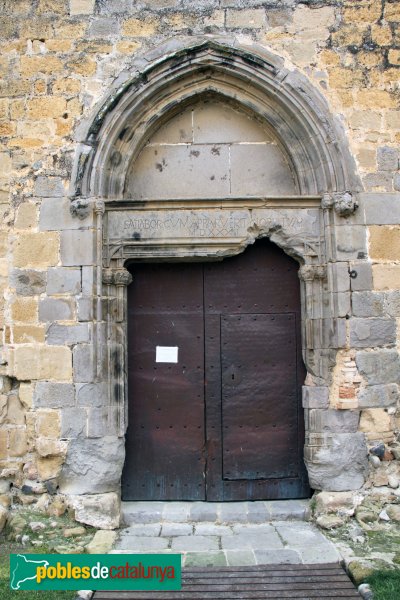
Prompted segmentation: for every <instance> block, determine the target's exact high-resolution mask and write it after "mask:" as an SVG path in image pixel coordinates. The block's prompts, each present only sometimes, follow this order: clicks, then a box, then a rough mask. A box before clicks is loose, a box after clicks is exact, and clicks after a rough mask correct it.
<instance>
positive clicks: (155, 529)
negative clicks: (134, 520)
mask: <svg viewBox="0 0 400 600" xmlns="http://www.w3.org/2000/svg"><path fill="white" fill-rule="evenodd" d="M160 532H161V524H160V523H146V525H130V526H129V527H126V528H125V529H121V533H120V536H121V539H122V538H125V537H132V536H133V537H140V536H145V537H158V536H159V535H160Z"/></svg>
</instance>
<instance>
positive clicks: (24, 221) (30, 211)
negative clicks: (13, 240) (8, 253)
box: [15, 202, 37, 229]
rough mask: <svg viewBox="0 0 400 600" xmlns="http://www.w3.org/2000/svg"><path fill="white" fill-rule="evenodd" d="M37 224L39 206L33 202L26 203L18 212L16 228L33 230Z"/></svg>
mask: <svg viewBox="0 0 400 600" xmlns="http://www.w3.org/2000/svg"><path fill="white" fill-rule="evenodd" d="M36 224H37V206H36V204H33V202H24V203H23V204H21V205H20V206H19V208H18V211H17V216H16V219H15V227H16V228H17V229H32V228H34V227H36Z"/></svg>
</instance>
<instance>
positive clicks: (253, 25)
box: [226, 8, 266, 29]
mask: <svg viewBox="0 0 400 600" xmlns="http://www.w3.org/2000/svg"><path fill="white" fill-rule="evenodd" d="M265 23H266V19H265V10H264V9H262V8H255V9H242V10H233V9H232V10H231V9H228V10H227V13H226V26H227V27H232V28H234V29H237V28H240V29H242V28H244V29H261V28H262V27H264V26H265Z"/></svg>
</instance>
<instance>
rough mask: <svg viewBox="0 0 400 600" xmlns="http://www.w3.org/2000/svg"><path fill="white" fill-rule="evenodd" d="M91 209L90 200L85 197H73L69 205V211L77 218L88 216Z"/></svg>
mask: <svg viewBox="0 0 400 600" xmlns="http://www.w3.org/2000/svg"><path fill="white" fill-rule="evenodd" d="M90 210H91V202H90V200H88V199H87V198H75V200H72V202H71V206H70V212H71V215H72V216H73V217H77V218H78V219H81V220H83V219H86V217H88V216H89V214H90Z"/></svg>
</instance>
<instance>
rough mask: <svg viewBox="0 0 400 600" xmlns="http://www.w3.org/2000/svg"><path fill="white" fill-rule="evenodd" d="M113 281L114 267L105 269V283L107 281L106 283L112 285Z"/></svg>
mask: <svg viewBox="0 0 400 600" xmlns="http://www.w3.org/2000/svg"><path fill="white" fill-rule="evenodd" d="M113 281H114V279H113V271H112V269H103V283H105V284H106V285H112V284H113Z"/></svg>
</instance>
